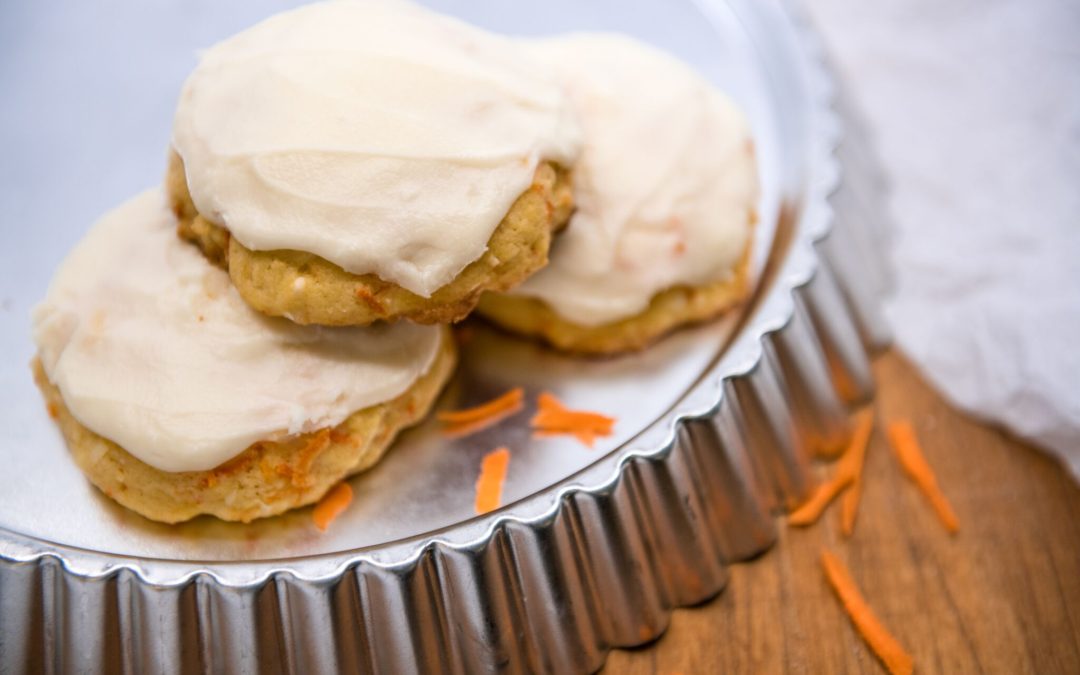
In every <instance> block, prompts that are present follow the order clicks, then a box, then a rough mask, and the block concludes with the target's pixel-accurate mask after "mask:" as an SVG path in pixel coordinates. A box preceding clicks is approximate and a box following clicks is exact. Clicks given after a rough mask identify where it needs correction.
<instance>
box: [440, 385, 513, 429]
mask: <svg viewBox="0 0 1080 675" xmlns="http://www.w3.org/2000/svg"><path fill="white" fill-rule="evenodd" d="M524 400H525V390H524V389H522V388H521V387H515V388H513V389H511V390H510V391H508V392H506V393H505V394H503V395H502V396H499V397H498V398H494V399H492V400H490V401H488V402H487V403H482V404H480V405H478V406H474V407H472V408H465V409H464V410H442V411H440V412H439V413H438V414H437V415H436V417H438V419H439V421H440V422H443V423H446V424H465V423H471V422H478V421H481V420H486V419H488V418H490V417H492V416H493V415H498V414H500V413H504V412H505V411H507V410H510V409H513V408H515V407H516V408H517V409H518V410H520V409H521V405H522V402H523V401H524Z"/></svg>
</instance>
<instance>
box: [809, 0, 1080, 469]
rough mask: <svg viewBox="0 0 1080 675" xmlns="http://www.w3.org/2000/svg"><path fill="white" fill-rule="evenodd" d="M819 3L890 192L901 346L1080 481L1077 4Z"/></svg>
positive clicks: (819, 21)
mask: <svg viewBox="0 0 1080 675" xmlns="http://www.w3.org/2000/svg"><path fill="white" fill-rule="evenodd" d="M806 5H807V9H808V10H809V12H810V14H811V17H812V18H813V19H814V23H815V24H816V25H817V27H818V28H819V29H820V30H821V31H822V33H824V36H825V42H826V44H827V45H828V48H829V51H830V52H831V54H832V56H833V57H834V60H835V61H836V65H837V66H838V68H839V70H840V73H841V76H842V77H843V79H844V85H845V90H846V91H847V94H848V95H849V97H850V98H852V99H853V100H854V101H855V103H856V105H857V106H858V107H859V108H861V111H862V112H863V114H864V115H865V116H866V117H867V118H868V120H867V121H868V123H869V125H870V127H871V129H872V130H873V132H874V134H875V136H876V140H877V145H878V150H879V152H880V154H881V155H882V158H883V160H884V163H885V165H886V167H885V168H886V171H887V173H888V174H889V176H890V179H891V182H892V185H893V198H892V204H891V207H892V219H893V220H894V222H895V224H896V229H897V231H896V233H895V235H896V236H895V237H894V239H895V248H894V251H893V256H894V262H895V266H896V272H897V288H896V292H895V295H894V297H893V298H892V299H891V301H890V303H889V306H888V308H887V309H888V316H889V318H890V319H891V321H892V324H893V327H894V330H895V333H896V340H897V343H898V344H899V346H900V348H901V349H902V350H903V351H904V352H906V353H907V354H908V355H909V356H910V357H911V358H912V359H913V360H914V361H915V363H916V364H917V365H918V367H919V368H920V370H922V372H923V373H924V374H925V375H926V376H927V377H928V378H929V379H930V380H931V381H932V382H933V383H934V385H936V386H937V388H938V389H940V390H941V391H942V392H944V394H945V395H946V396H947V397H948V398H949V399H950V400H952V401H953V402H954V403H955V404H957V405H958V406H960V407H961V408H963V409H966V410H968V411H970V412H972V413H974V414H976V415H978V416H980V417H983V418H985V419H987V420H990V421H994V422H999V423H1002V424H1003V425H1004V426H1005V427H1007V428H1008V429H1010V430H1011V431H1012V432H1013V433H1015V434H1017V435H1019V436H1021V437H1024V438H1026V439H1029V440H1031V441H1032V442H1034V443H1035V444H1037V445H1039V446H1041V447H1043V448H1045V449H1047V450H1049V451H1051V452H1053V453H1055V454H1057V455H1059V456H1060V457H1061V458H1062V459H1063V460H1064V461H1065V463H1066V464H1067V465H1068V466H1069V467H1070V469H1071V470H1072V472H1073V475H1074V476H1075V477H1077V478H1078V479H1080V3H1075V2H1061V1H1055V0H1035V1H1025V0H877V1H876V2H857V1H856V0H813V1H812V2H808V3H806Z"/></svg>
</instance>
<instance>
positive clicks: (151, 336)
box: [34, 190, 455, 523]
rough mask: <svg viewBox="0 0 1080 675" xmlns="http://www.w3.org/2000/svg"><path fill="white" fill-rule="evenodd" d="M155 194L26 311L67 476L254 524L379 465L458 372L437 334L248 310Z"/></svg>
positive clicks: (128, 499) (128, 208) (75, 256)
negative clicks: (73, 466) (334, 324)
mask: <svg viewBox="0 0 1080 675" xmlns="http://www.w3.org/2000/svg"><path fill="white" fill-rule="evenodd" d="M175 230H176V219H175V218H174V217H173V215H172V214H171V213H170V211H169V209H168V207H167V205H166V202H165V199H164V197H163V195H162V193H161V191H160V190H153V191H149V192H146V193H144V194H142V195H140V196H138V197H136V198H135V199H133V200H131V201H129V202H127V203H126V204H124V205H123V206H121V207H119V208H118V209H116V210H115V211H112V212H111V213H109V214H107V215H106V216H105V217H103V218H102V219H101V220H100V221H99V222H98V223H97V224H96V225H94V227H93V228H92V229H91V230H90V232H89V233H88V234H87V235H86V237H85V238H84V239H83V241H82V242H81V243H80V244H79V245H78V246H77V247H76V248H75V249H74V251H73V252H72V253H71V254H70V255H69V256H68V258H67V259H66V260H65V262H64V263H63V265H62V266H61V268H60V269H59V271H58V272H57V274H56V276H55V278H54V279H53V282H52V284H51V286H50V287H49V291H48V295H47V296H46V299H45V301H44V302H43V303H42V304H41V305H39V306H38V307H37V308H36V309H35V311H34V340H35V342H36V343H37V347H38V358H37V359H36V360H35V363H34V370H35V376H36V379H37V381H38V384H39V386H40V387H41V389H42V391H43V393H44V394H45V397H46V399H47V401H48V405H49V411H50V413H51V414H52V415H53V416H54V417H55V418H56V419H57V420H58V422H59V425H60V429H61V431H62V432H63V435H64V438H65V439H66V440H67V443H68V447H69V448H70V451H71V455H72V457H73V458H74V459H75V462H76V463H77V464H78V465H79V467H80V468H81V469H82V470H83V472H84V473H85V474H86V475H87V477H89V479H90V481H91V482H92V483H93V484H94V485H96V486H97V487H98V488H100V489H101V491H102V492H104V493H105V494H106V495H108V496H109V497H111V498H113V499H115V500H116V501H118V502H120V503H121V504H123V505H124V506H126V507H128V508H130V509H132V510H134V511H137V512H139V513H141V514H142V515H144V516H146V517H147V518H151V519H153V520H159V521H163V522H169V523H173V522H178V521H182V520H187V519H189V518H192V517H194V516H197V515H199V514H204V513H207V514H212V515H215V516H217V517H219V518H223V519H225V520H239V521H250V520H252V519H254V518H260V517H263V516H270V515H274V514H277V513H281V512H283V511H286V510H288V509H291V508H295V507H298V506H303V505H305V504H310V503H312V502H315V501H317V500H318V499H319V498H320V497H321V496H322V495H323V494H324V493H325V492H326V491H327V490H328V489H329V488H330V487H332V486H333V485H334V484H335V483H337V482H338V481H340V480H342V479H343V478H345V477H347V476H349V475H352V474H354V473H357V472H358V471H362V470H364V469H366V468H368V467H370V466H371V465H372V464H374V463H375V462H377V461H378V460H379V458H380V457H381V456H382V455H383V453H384V452H385V451H386V449H387V447H388V446H389V445H390V442H391V441H392V440H393V438H394V436H395V435H396V434H397V433H398V431H399V430H401V429H402V428H404V427H406V426H409V425H411V424H413V423H415V422H416V421H418V420H419V419H420V418H422V417H423V416H424V415H425V414H426V413H427V411H428V409H429V408H430V407H431V405H432V403H433V402H434V400H435V398H436V396H437V395H438V393H439V391H440V390H441V388H442V386H443V384H444V383H445V382H446V381H447V379H448V378H449V376H450V373H451V371H452V369H453V366H454V362H455V350H454V346H453V340H452V338H451V337H450V336H449V329H447V328H445V327H434V326H418V325H415V324H410V323H400V324H394V325H381V326H376V327H368V328H360V327H339V328H328V327H314V326H310V327H305V326H298V325H296V324H293V323H291V322H289V321H286V320H284V319H279V318H270V317H266V316H263V315H262V314H259V313H257V312H255V311H254V310H252V309H251V308H250V307H248V306H247V305H246V304H245V303H244V302H243V301H242V300H241V298H240V296H239V294H238V293H237V292H236V290H235V289H234V288H233V287H232V285H231V284H230V283H229V279H228V276H227V275H226V273H225V272H224V271H222V270H221V269H219V268H217V267H215V266H213V265H211V264H209V263H208V262H207V261H206V260H205V259H204V258H203V256H201V255H200V254H199V252H198V251H197V250H196V249H195V248H194V247H191V246H189V245H187V244H185V243H184V242H182V241H180V240H179V239H177V237H176V234H175Z"/></svg>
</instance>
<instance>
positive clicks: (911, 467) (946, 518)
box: [888, 420, 960, 534]
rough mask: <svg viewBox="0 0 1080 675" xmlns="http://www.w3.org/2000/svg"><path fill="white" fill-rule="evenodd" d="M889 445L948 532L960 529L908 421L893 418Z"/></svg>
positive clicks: (958, 522)
mask: <svg viewBox="0 0 1080 675" xmlns="http://www.w3.org/2000/svg"><path fill="white" fill-rule="evenodd" d="M888 435H889V444H890V445H891V446H892V449H893V452H894V453H895V454H896V458H897V459H899V460H900V465H901V466H902V467H904V473H906V474H907V476H908V478H910V479H911V480H912V481H914V482H915V484H916V485H917V486H918V487H919V489H920V490H921V491H922V493H923V495H925V496H926V499H927V500H929V502H930V506H932V507H933V508H934V512H935V513H937V516H938V519H939V520H941V523H942V524H943V525H944V526H945V529H946V530H948V531H949V533H950V534H956V532H957V531H959V529H960V521H959V520H957V518H956V513H955V512H954V511H953V509H952V506H951V505H950V504H949V500H948V499H946V498H945V495H944V494H943V493H942V492H941V488H940V487H938V482H937V477H936V476H935V475H934V470H933V469H931V468H930V465H929V464H927V462H926V457H925V456H924V455H923V452H922V448H921V447H920V445H919V439H918V437H916V436H915V429H914V428H913V427H912V426H911V422H909V421H907V420H896V421H894V422H891V423H890V424H889V428H888Z"/></svg>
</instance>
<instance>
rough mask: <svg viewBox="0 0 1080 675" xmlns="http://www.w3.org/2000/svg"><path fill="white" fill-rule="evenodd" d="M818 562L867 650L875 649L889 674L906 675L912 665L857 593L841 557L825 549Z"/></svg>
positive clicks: (910, 660)
mask: <svg viewBox="0 0 1080 675" xmlns="http://www.w3.org/2000/svg"><path fill="white" fill-rule="evenodd" d="M821 565H822V567H824V568H825V578H826V579H828V581H829V585H830V586H832V589H833V591H834V592H835V593H836V596H837V597H838V598H840V603H841V604H842V605H843V606H844V611H846V612H847V614H848V617H850V618H851V622H852V623H853V624H855V628H856V629H857V630H858V631H859V634H860V635H862V637H863V639H864V640H866V643H867V644H868V645H870V649H872V650H874V654H876V655H877V657H878V658H879V659H881V662H882V663H884V664H885V667H886V668H887V669H888V671H889V672H890V673H892V675H908V674H909V673H911V672H912V671H913V670H914V668H915V664H914V661H913V660H912V658H911V655H910V654H908V653H907V652H906V651H905V650H904V648H903V647H902V646H901V645H900V643H899V642H897V641H896V638H895V637H893V636H892V634H891V633H889V631H888V629H886V628H885V626H883V625H882V624H881V622H880V621H879V620H878V618H877V617H876V616H875V615H874V612H873V610H871V609H870V606H869V605H867V604H866V600H864V599H863V597H862V594H861V593H859V589H858V587H857V586H856V585H855V581H854V580H853V579H852V578H851V573H850V572H848V570H847V568H846V567H845V566H844V564H843V563H842V562H840V559H839V558H837V557H836V556H834V555H833V554H832V553H830V552H829V551H827V550H823V551H822V552H821Z"/></svg>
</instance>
